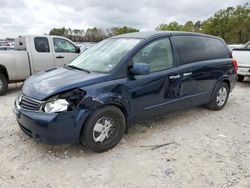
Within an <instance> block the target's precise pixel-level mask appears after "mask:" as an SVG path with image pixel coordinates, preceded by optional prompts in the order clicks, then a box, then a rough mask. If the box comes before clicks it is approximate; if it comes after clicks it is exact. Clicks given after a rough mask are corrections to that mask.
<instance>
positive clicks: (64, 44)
mask: <svg viewBox="0 0 250 188" xmlns="http://www.w3.org/2000/svg"><path fill="white" fill-rule="evenodd" d="M53 43H54V47H55V52H69V53H76V47H75V45H73V44H72V43H70V42H69V41H67V40H65V39H61V38H54V39H53Z"/></svg>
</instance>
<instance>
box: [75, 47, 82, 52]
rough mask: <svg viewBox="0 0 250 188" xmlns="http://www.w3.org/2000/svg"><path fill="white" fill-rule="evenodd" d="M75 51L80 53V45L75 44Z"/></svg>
mask: <svg viewBox="0 0 250 188" xmlns="http://www.w3.org/2000/svg"><path fill="white" fill-rule="evenodd" d="M76 53H78V54H79V53H81V49H80V47H79V46H76Z"/></svg>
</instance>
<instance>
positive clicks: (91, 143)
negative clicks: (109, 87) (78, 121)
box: [80, 106, 126, 153]
mask: <svg viewBox="0 0 250 188" xmlns="http://www.w3.org/2000/svg"><path fill="white" fill-rule="evenodd" d="M102 118H110V119H112V120H113V121H112V122H114V125H113V126H111V127H112V128H113V129H114V130H112V133H113V135H112V136H110V137H105V140H104V141H103V142H99V141H95V138H94V136H95V133H97V134H98V132H94V127H95V125H96V123H97V122H98V121H102ZM104 122H105V124H106V121H105V120H104ZM83 126H84V127H83V130H82V132H81V135H80V142H81V144H82V145H84V146H86V147H87V148H88V149H91V150H93V151H95V152H98V153H100V152H104V151H107V150H109V149H111V148H113V147H115V146H116V145H117V144H118V143H119V142H120V140H121V139H122V136H123V134H124V132H125V128H126V121H125V117H124V114H123V113H122V111H121V110H120V109H118V108H116V107H115V106H104V107H101V108H98V109H96V110H95V111H94V112H93V113H91V115H90V117H89V118H88V119H87V121H86V122H85V124H84V125H83ZM107 132H108V133H110V132H111V130H109V131H107ZM100 135H101V134H100ZM100 135H99V136H100Z"/></svg>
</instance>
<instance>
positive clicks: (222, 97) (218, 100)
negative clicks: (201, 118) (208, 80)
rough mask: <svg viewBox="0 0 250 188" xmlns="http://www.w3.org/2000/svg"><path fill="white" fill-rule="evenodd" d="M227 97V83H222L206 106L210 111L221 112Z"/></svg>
mask: <svg viewBox="0 0 250 188" xmlns="http://www.w3.org/2000/svg"><path fill="white" fill-rule="evenodd" d="M228 96H229V87H228V85H227V83H225V82H222V83H221V84H220V85H219V86H218V87H217V89H216V91H215V94H214V96H213V98H212V101H211V102H210V103H209V104H208V105H207V107H208V108H209V109H211V110H221V109H222V108H224V106H225V105H226V103H227V99H228Z"/></svg>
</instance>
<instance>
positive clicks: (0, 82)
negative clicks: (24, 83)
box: [0, 73, 8, 96]
mask: <svg viewBox="0 0 250 188" xmlns="http://www.w3.org/2000/svg"><path fill="white" fill-rule="evenodd" d="M7 90H8V80H7V78H6V77H5V76H4V75H3V74H2V73H0V96H1V95H4V94H5V93H6V92H7Z"/></svg>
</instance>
